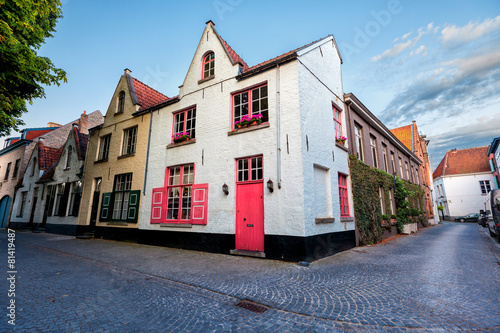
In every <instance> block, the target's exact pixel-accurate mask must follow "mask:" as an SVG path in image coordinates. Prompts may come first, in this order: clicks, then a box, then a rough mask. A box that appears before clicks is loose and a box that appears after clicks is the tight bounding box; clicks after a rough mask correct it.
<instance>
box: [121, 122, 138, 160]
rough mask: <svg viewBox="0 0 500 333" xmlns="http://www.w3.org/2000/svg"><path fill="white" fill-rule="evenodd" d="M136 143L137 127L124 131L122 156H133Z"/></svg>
mask: <svg viewBox="0 0 500 333" xmlns="http://www.w3.org/2000/svg"><path fill="white" fill-rule="evenodd" d="M136 142H137V126H136V127H132V128H129V129H126V130H124V131H123V147H122V155H130V154H134V153H135V145H136Z"/></svg>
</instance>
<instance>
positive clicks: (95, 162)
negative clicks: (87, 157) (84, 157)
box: [94, 159, 108, 164]
mask: <svg viewBox="0 0 500 333" xmlns="http://www.w3.org/2000/svg"><path fill="white" fill-rule="evenodd" d="M107 161H108V159H105V160H98V161H94V164H98V163H104V162H107Z"/></svg>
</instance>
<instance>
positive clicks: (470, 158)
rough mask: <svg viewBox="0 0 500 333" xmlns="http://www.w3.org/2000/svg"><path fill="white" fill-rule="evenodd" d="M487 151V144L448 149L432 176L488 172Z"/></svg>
mask: <svg viewBox="0 0 500 333" xmlns="http://www.w3.org/2000/svg"><path fill="white" fill-rule="evenodd" d="M487 151H488V146H484V147H476V148H467V149H460V150H457V149H453V150H448V151H447V152H446V154H445V155H444V157H443V159H442V160H441V162H440V163H439V165H438V166H437V168H436V170H435V171H434V173H433V175H432V177H433V178H437V177H443V176H451V175H461V174H468V173H478V172H490V171H491V169H490V163H489V161H488V156H487V155H486V152H487Z"/></svg>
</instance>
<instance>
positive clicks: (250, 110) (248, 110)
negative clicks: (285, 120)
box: [231, 82, 269, 129]
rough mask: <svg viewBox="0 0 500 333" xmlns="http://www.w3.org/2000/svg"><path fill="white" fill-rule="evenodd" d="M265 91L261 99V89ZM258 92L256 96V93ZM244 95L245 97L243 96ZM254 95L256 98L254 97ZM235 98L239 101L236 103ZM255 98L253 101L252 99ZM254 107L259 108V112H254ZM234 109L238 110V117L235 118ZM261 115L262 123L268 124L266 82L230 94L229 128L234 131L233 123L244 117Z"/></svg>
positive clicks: (267, 91)
mask: <svg viewBox="0 0 500 333" xmlns="http://www.w3.org/2000/svg"><path fill="white" fill-rule="evenodd" d="M264 87H266V89H265V96H264V97H262V95H263V91H262V90H261V88H264ZM257 90H258V94H256V91H257ZM245 95H246V96H245ZM254 95H256V96H257V97H256V96H254ZM237 97H239V100H238V101H236V99H237ZM254 97H255V99H254ZM254 105H255V106H256V105H258V106H259V110H257V111H255V110H254ZM236 108H239V116H236V112H235V110H236ZM259 113H260V114H262V123H268V122H269V89H268V88H267V82H265V83H262V84H258V85H255V86H252V87H249V88H245V89H243V90H239V91H236V92H233V93H231V119H232V124H231V128H232V129H234V127H235V126H234V123H235V122H236V121H237V120H240V119H241V118H242V117H243V116H245V115H249V116H252V115H257V114H259Z"/></svg>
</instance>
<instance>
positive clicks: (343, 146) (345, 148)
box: [335, 142, 349, 152]
mask: <svg viewBox="0 0 500 333" xmlns="http://www.w3.org/2000/svg"><path fill="white" fill-rule="evenodd" d="M335 145H336V146H337V147H339V148H340V149H342V150H345V151H347V152H348V151H349V150H348V149H347V147H346V146H345V145H341V144H340V143H337V142H335Z"/></svg>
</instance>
